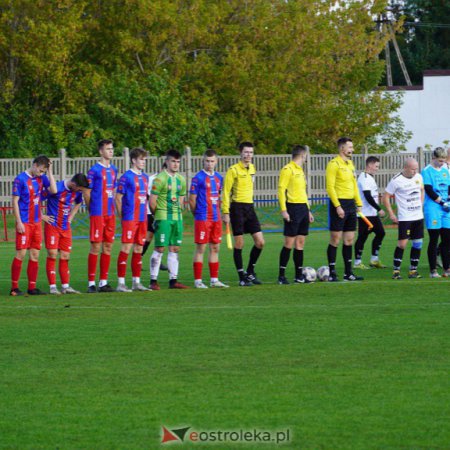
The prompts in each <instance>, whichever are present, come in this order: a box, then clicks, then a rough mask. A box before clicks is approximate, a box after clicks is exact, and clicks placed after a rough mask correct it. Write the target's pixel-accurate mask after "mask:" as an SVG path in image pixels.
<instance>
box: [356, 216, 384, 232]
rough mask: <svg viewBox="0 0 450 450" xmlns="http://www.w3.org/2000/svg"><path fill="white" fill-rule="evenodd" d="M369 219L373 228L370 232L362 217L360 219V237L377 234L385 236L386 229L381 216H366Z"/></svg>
mask: <svg viewBox="0 0 450 450" xmlns="http://www.w3.org/2000/svg"><path fill="white" fill-rule="evenodd" d="M366 217H367V219H368V220H369V221H370V222H371V223H372V225H373V228H372V229H370V230H369V227H368V225H367V224H366V222H364V220H362V219H361V217H358V236H367V235H369V234H370V233H375V234H377V235H378V234H383V235H384V227H383V223H382V222H381V219H380V218H379V216H366Z"/></svg>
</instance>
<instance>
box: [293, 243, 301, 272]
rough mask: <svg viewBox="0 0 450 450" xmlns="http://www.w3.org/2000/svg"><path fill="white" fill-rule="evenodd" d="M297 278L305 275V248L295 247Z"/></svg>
mask: <svg viewBox="0 0 450 450" xmlns="http://www.w3.org/2000/svg"><path fill="white" fill-rule="evenodd" d="M294 265H295V278H301V277H302V275H303V250H297V249H296V248H294Z"/></svg>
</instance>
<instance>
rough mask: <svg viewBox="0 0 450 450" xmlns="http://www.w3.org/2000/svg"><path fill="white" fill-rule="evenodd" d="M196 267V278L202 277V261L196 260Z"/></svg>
mask: <svg viewBox="0 0 450 450" xmlns="http://www.w3.org/2000/svg"><path fill="white" fill-rule="evenodd" d="M192 266H193V268H194V280H201V279H202V271H203V263H202V262H194V263H193V264H192Z"/></svg>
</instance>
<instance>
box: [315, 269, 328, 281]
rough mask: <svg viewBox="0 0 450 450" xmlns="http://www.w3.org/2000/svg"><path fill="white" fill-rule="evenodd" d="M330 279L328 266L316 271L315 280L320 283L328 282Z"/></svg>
mask: <svg viewBox="0 0 450 450" xmlns="http://www.w3.org/2000/svg"><path fill="white" fill-rule="evenodd" d="M329 277H330V268H329V267H328V266H322V267H319V268H318V269H317V278H318V279H319V280H320V281H328V278H329Z"/></svg>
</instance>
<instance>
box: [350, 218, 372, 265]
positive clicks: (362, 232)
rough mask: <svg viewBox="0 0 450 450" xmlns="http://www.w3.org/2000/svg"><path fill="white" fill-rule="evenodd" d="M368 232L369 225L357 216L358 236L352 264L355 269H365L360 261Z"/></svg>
mask: <svg viewBox="0 0 450 450" xmlns="http://www.w3.org/2000/svg"><path fill="white" fill-rule="evenodd" d="M369 233H370V231H369V227H368V226H367V224H366V222H364V220H362V219H361V218H360V217H358V238H357V239H356V242H355V263H354V265H353V267H354V268H355V269H367V267H366V266H365V265H364V264H363V263H362V254H363V250H364V244H365V243H366V240H367V238H368V236H369Z"/></svg>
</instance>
